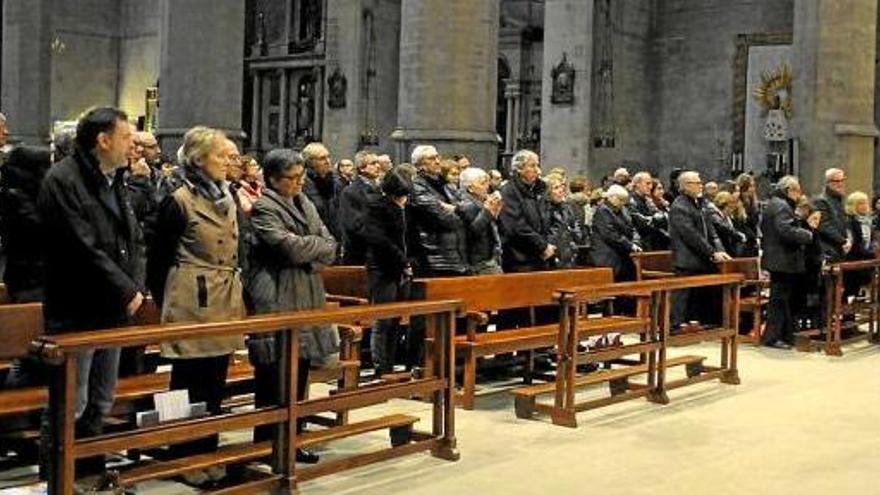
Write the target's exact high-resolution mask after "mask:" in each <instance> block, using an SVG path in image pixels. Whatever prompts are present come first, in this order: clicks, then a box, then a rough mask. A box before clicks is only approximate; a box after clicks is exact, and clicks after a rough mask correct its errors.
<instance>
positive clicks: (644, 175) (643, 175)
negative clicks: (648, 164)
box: [615, 172, 651, 184]
mask: <svg viewBox="0 0 880 495" xmlns="http://www.w3.org/2000/svg"><path fill="white" fill-rule="evenodd" d="M615 173H617V172H615ZM632 181H633V184H640V183H641V182H642V181H648V182H650V181H651V174H650V173H649V172H638V173H637V174H636V175H633V177H632Z"/></svg>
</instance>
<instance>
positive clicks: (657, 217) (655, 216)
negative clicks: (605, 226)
mask: <svg viewBox="0 0 880 495" xmlns="http://www.w3.org/2000/svg"><path fill="white" fill-rule="evenodd" d="M627 210H628V212H629V216H630V217H631V218H632V224H633V226H634V227H635V228H636V232H638V234H639V238H640V239H641V245H642V247H644V249H645V250H646V251H657V250H662V249H666V248H667V247H669V232H667V229H668V225H667V224H668V219H667V217H666V215H664V214H663V213H661V212H660V210H659V209H658V208H657V206H655V205H654V202H653V201H652V200H650V199H648V197H646V196H641V195H639V194H637V193H635V192H634V193H632V195H631V196H630V202H629V205H627Z"/></svg>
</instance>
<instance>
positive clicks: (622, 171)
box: [613, 167, 629, 177]
mask: <svg viewBox="0 0 880 495" xmlns="http://www.w3.org/2000/svg"><path fill="white" fill-rule="evenodd" d="M620 175H625V176H627V177H629V170H627V169H626V167H620V168H619V169H617V170H615V171H614V174H613V176H614V177H617V176H620Z"/></svg>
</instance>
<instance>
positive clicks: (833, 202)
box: [813, 168, 852, 263]
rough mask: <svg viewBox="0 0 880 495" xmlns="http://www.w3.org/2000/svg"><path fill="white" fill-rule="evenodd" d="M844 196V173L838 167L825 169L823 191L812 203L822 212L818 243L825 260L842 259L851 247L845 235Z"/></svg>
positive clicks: (834, 260) (850, 242) (835, 260)
mask: <svg viewBox="0 0 880 495" xmlns="http://www.w3.org/2000/svg"><path fill="white" fill-rule="evenodd" d="M845 196H846V174H845V173H844V172H843V170H840V169H839V168H829V169H828V170H826V171H825V191H824V192H822V194H820V195H818V196H817V197H816V198H815V199H814V200H813V203H814V205H815V206H816V209H817V210H819V211H821V212H822V221H821V223H819V230H818V234H819V244H820V246H821V247H822V256H823V258H824V260H825V261H826V262H829V263H832V262H837V261H843V260H844V258H845V257H846V255H847V253H849V251H850V249H851V248H852V241H851V240H850V238H849V237H848V236H847V230H846V224H847V218H846V209H845V208H844V205H843V200H844V197H845Z"/></svg>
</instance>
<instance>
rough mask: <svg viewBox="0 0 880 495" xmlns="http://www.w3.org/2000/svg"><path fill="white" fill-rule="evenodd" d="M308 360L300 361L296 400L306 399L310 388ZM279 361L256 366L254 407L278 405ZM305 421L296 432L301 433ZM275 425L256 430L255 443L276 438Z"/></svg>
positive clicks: (298, 425)
mask: <svg viewBox="0 0 880 495" xmlns="http://www.w3.org/2000/svg"><path fill="white" fill-rule="evenodd" d="M310 365H311V363H310V362H309V360H308V359H300V360H299V374H298V375H297V383H296V400H303V399H305V398H306V391H307V390H308V386H309V366H310ZM278 402H279V401H278V361H275V362H274V363H270V364H254V406H255V407H257V408H260V407H266V406H273V405H278ZM303 423H304V422H303V421H302V420H301V419H300V420H298V421H297V423H296V431H297V432H301V431H302V429H303ZM275 428H276V426H275V425H261V426H257V427H256V428H254V442H265V441H269V440H272V439H273V438H274V432H275Z"/></svg>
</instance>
